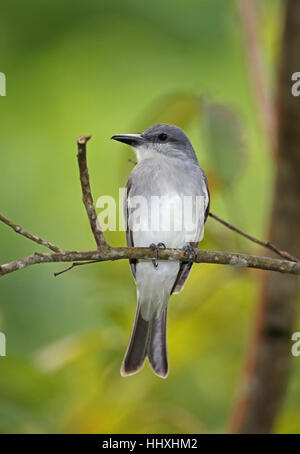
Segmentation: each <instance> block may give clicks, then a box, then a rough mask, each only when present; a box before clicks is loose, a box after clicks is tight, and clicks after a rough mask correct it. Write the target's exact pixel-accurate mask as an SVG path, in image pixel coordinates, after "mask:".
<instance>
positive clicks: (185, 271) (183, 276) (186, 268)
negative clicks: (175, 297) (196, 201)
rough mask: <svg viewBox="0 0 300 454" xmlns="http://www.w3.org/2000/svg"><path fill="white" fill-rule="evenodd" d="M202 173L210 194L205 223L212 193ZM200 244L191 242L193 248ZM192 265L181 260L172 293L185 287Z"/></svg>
mask: <svg viewBox="0 0 300 454" xmlns="http://www.w3.org/2000/svg"><path fill="white" fill-rule="evenodd" d="M202 174H203V179H204V183H205V187H206V191H207V196H208V203H207V206H206V209H205V215H204V224H205V222H206V219H207V216H208V213H209V207H210V194H209V187H208V181H207V178H206V175H205V173H204V172H203V171H202ZM198 244H199V243H192V242H190V245H191V246H192V247H193V248H197V247H198ZM192 266H193V262H192V263H189V262H181V265H180V268H179V271H178V274H177V277H176V281H175V282H174V285H173V288H172V290H171V295H172V294H173V293H174V294H176V293H179V292H181V290H182V289H183V287H184V284H185V282H186V280H187V278H188V275H189V274H190V271H191V268H192Z"/></svg>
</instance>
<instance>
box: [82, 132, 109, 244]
mask: <svg viewBox="0 0 300 454" xmlns="http://www.w3.org/2000/svg"><path fill="white" fill-rule="evenodd" d="M90 138H91V136H87V137H85V136H80V137H79V138H78V139H77V149H78V154H77V160H78V166H79V176H80V183H81V189H82V200H83V203H84V206H85V209H86V213H87V215H88V218H89V221H90V226H91V229H92V232H93V235H94V238H95V241H96V244H97V246H98V249H101V248H105V247H107V243H106V241H105V238H104V235H103V232H102V230H101V227H100V225H99V222H98V220H97V215H96V210H95V207H94V201H93V196H92V192H91V188H90V180H89V172H88V167H87V162H86V143H87V142H88V141H89V140H90Z"/></svg>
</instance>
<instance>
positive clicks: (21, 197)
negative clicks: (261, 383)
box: [0, 0, 300, 433]
mask: <svg viewBox="0 0 300 454" xmlns="http://www.w3.org/2000/svg"><path fill="white" fill-rule="evenodd" d="M259 3H260V5H259V6H260V8H259V14H260V29H259V32H260V39H261V51H262V55H263V63H264V71H265V74H264V75H265V79H266V82H267V86H268V89H270V90H271V89H272V87H275V86H276V80H277V59H278V52H279V40H280V31H281V22H282V8H281V3H280V2H279V1H277V0H276V1H275V0H263V1H260V2H259ZM0 56H1V58H0V71H2V72H4V73H5V74H6V78H7V96H6V97H1V99H0V118H1V134H0V146H1V148H0V169H1V195H0V203H1V205H0V211H1V213H2V214H3V215H5V216H7V217H8V218H10V219H12V220H13V221H15V222H16V223H19V224H21V225H22V226H23V227H24V228H25V229H27V230H29V231H30V232H33V233H36V234H38V235H40V236H42V237H44V238H46V239H48V240H49V241H52V242H54V243H55V244H57V245H59V246H61V247H62V248H64V249H77V250H80V249H83V250H87V249H92V248H94V239H93V237H92V235H91V233H90V230H89V225H88V221H87V218H86V214H85V212H84V207H83V205H82V201H81V191H80V184H79V179H78V169H77V162H76V138H77V137H78V136H79V135H83V134H92V135H93V138H92V140H91V141H90V142H89V145H88V164H89V172H90V178H91V185H92V190H93V194H94V198H95V199H97V198H98V197H99V196H100V195H103V194H104V195H111V196H114V197H117V195H118V190H119V187H123V186H125V184H126V180H127V178H128V175H129V173H130V171H131V168H132V163H130V162H128V159H129V158H131V159H134V155H133V153H132V152H131V150H130V148H129V147H127V146H125V145H122V144H118V143H116V142H113V141H110V140H109V138H110V137H111V136H112V135H113V134H117V133H124V132H125V133H126V132H128V133H132V132H138V131H141V130H142V129H144V128H146V127H148V126H150V125H152V124H154V123H157V122H159V121H163V122H168V123H175V124H178V125H179V126H182V127H183V128H184V129H185V131H186V132H187V133H188V135H189V136H190V138H191V140H192V142H193V144H194V146H195V149H196V150H197V155H198V158H199V162H200V165H201V166H202V167H203V168H204V169H205V171H206V172H207V174H208V178H209V183H210V187H211V196H212V205H211V209H212V211H213V212H214V213H216V214H218V215H219V216H222V217H224V218H225V219H227V220H228V221H230V222H231V223H233V224H235V225H237V226H239V227H240V228H242V229H244V230H246V231H247V232H249V233H251V234H253V235H256V236H258V237H262V238H263V239H264V238H267V232H268V220H269V214H270V208H271V200H272V188H273V179H274V170H275V169H274V162H273V159H272V156H271V153H270V151H269V149H268V147H267V142H266V139H265V137H264V135H263V133H262V128H261V125H260V123H259V120H258V114H257V106H256V103H255V98H254V96H253V91H252V85H251V81H250V79H249V69H248V66H247V59H246V56H245V48H244V44H243V39H242V32H241V24H240V18H239V15H238V12H237V9H236V3H235V2H234V1H231V0H164V1H163V2H161V1H159V0H152V1H151V2H146V1H141V0H126V1H124V0H115V1H113V2H112V1H108V0H107V1H105V0H102V1H99V0H98V1H96V0H94V1H93V0H87V1H85V2H82V1H74V0H72V1H70V0H69V1H68V0H64V1H57V0H52V1H50V0H48V1H47V0H44V1H43V0H39V1H37V0H36V1H34V0H28V1H27V2H26V3H25V2H24V1H21V0H18V1H17V0H12V1H9V2H8V1H4V2H2V4H1V14H0ZM107 238H108V240H109V242H110V243H111V244H113V245H125V235H124V232H110V233H109V234H108V235H107ZM201 247H202V248H209V249H219V250H222V249H223V250H234V251H239V252H248V253H259V252H262V251H259V249H257V248H256V247H255V246H254V245H252V244H251V243H248V242H246V241H244V240H242V239H240V238H238V237H237V236H236V235H234V234H233V233H231V232H229V231H228V230H226V229H225V228H223V227H222V226H220V225H218V224H216V222H215V221H213V220H211V219H209V220H208V222H207V227H206V235H205V239H204V241H203V243H202V246H201ZM42 250H43V249H42V247H40V246H38V245H34V244H33V243H32V242H30V241H28V240H27V239H25V238H23V237H20V236H17V235H16V234H14V232H13V231H11V230H10V229H9V228H8V227H7V226H5V225H4V224H3V225H1V226H0V261H1V263H5V262H7V261H10V260H13V259H15V258H18V257H22V256H25V255H28V254H30V253H32V252H34V251H42ZM62 268H63V265H61V264H56V265H52V264H51V265H50V264H45V265H40V266H34V267H31V268H28V269H25V270H22V271H20V272H17V273H13V274H11V275H7V276H5V277H3V278H2V279H1V284H0V285H1V287H0V291H1V306H0V331H2V332H4V333H5V334H6V338H7V356H6V357H1V358H0V431H1V432H9V433H32V432H41V433H49V432H51V433H53V432H54V433H64V432H68V433H70V432H71V433H90V432H101V433H147V432H148V433H151V432H152V433H198V432H200V433H203V432H204V433H206V432H213V433H216V432H226V430H227V427H228V419H229V415H230V411H231V409H232V408H233V405H234V402H235V399H236V397H237V395H238V392H239V389H240V388H239V385H240V383H241V377H242V372H243V367H244V360H245V355H246V352H247V346H248V342H249V339H250V336H251V330H252V324H253V316H254V314H255V307H256V304H257V299H258V298H257V297H258V295H259V291H260V286H261V281H262V274H263V272H259V271H251V270H244V269H239V268H233V267H232V268H231V267H222V266H215V265H197V266H194V267H193V271H192V273H191V275H190V278H189V281H188V283H187V285H186V287H185V289H184V292H182V293H181V294H180V295H178V296H174V297H172V298H171V301H170V309H169V324H168V344H169V362H170V374H169V377H168V379H167V380H165V381H163V380H161V379H159V378H158V377H156V376H155V375H154V374H153V373H152V372H151V370H150V368H149V366H148V364H146V366H145V368H144V370H143V371H142V372H141V373H139V374H138V375H136V376H132V377H129V378H122V377H121V376H120V373H119V368H120V364H121V361H122V358H123V355H124V352H125V350H126V346H127V342H128V338H129V334H130V329H131V324H132V322H133V318H134V312H135V304H136V295H135V286H134V283H133V279H132V276H131V273H130V269H129V266H128V263H127V262H126V261H118V262H115V263H103V264H96V265H89V266H86V267H79V268H77V269H74V270H72V271H70V272H68V273H66V274H63V275H61V276H59V277H56V278H54V277H53V272H54V271H59V270H60V269H62ZM297 326H298V330H299V331H300V325H299V323H298V324H297ZM291 365H292V368H291V378H290V382H289V387H288V392H287V396H286V399H285V402H284V405H283V408H282V411H281V413H280V415H279V418H278V421H277V423H276V426H275V429H274V430H275V431H276V432H284V433H288V432H300V430H299V429H300V385H299V383H300V359H298V358H293V357H292V356H291Z"/></svg>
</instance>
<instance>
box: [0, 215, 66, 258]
mask: <svg viewBox="0 0 300 454" xmlns="http://www.w3.org/2000/svg"><path fill="white" fill-rule="evenodd" d="M0 221H1V222H3V223H4V224H6V225H8V226H9V227H11V228H12V229H13V230H14V231H15V232H16V233H19V234H20V235H23V236H25V237H26V238H28V239H29V240H31V241H34V242H35V243H38V244H40V245H41V246H45V247H47V248H48V249H51V251H54V252H62V249H60V248H59V247H58V246H55V244H53V243H50V241H46V240H44V239H43V238H41V237H39V236H36V235H34V234H33V233H29V232H27V231H26V230H25V229H23V227H21V226H20V225H17V224H15V223H14V222H12V221H10V220H9V219H7V218H6V217H4V216H2V214H0Z"/></svg>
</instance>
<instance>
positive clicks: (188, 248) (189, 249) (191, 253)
mask: <svg viewBox="0 0 300 454" xmlns="http://www.w3.org/2000/svg"><path fill="white" fill-rule="evenodd" d="M182 249H183V250H184V251H185V252H188V253H189V257H188V258H189V263H192V262H194V260H195V259H196V258H197V249H196V248H194V247H193V246H192V245H191V244H187V245H186V246H183V248H182Z"/></svg>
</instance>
